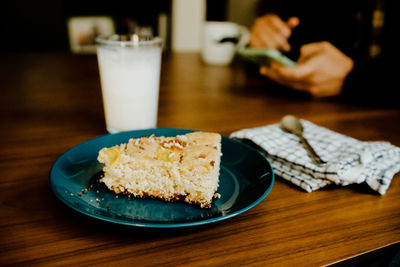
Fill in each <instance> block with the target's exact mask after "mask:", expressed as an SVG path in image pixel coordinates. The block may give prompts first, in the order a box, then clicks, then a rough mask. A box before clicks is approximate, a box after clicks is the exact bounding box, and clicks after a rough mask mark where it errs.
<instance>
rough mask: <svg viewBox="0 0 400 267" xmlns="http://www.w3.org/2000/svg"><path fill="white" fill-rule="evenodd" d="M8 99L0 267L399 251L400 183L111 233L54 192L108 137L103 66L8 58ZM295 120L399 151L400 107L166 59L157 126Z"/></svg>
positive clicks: (77, 59)
mask: <svg viewBox="0 0 400 267" xmlns="http://www.w3.org/2000/svg"><path fill="white" fill-rule="evenodd" d="M0 58H1V62H2V64H1V65H0V73H1V77H2V78H1V80H0V82H1V85H0V88H1V99H0V114H1V116H0V119H1V121H0V127H1V131H0V170H1V172H0V173H1V175H0V190H1V191H0V192H1V194H0V205H1V209H0V215H1V216H0V265H8V264H15V265H22V266H37V265H40V266H67V265H70V266H76V265H81V266H88V265H102V266H157V265H162V266H177V265H184V266H207V265H212V266H218V265H220V266H226V265H228V264H229V265H231V266H271V265H278V266H285V265H287V266H293V265H294V264H296V265H297V266H318V265H327V264H331V263H334V262H338V261H341V260H344V259H348V258H350V257H354V256H357V255H361V254H363V253H366V252H369V251H373V250H376V249H378V248H382V247H385V246H388V245H391V244H395V243H398V242H400V208H399V207H400V176H399V175H397V176H396V177H395V178H394V180H393V181H392V184H391V186H390V188H389V190H388V192H387V194H386V195H385V196H378V195H377V194H375V193H374V192H372V190H370V189H368V187H367V186H365V185H354V186H349V187H345V188H338V187H334V186H332V187H329V188H326V189H322V190H319V191H316V192H313V193H306V192H304V191H302V190H300V189H298V188H297V187H295V186H293V185H292V184H290V183H287V182H285V181H284V180H283V179H281V178H279V177H278V178H277V180H276V182H275V185H274V187H273V189H272V191H271V193H270V194H269V195H268V196H267V198H266V199H265V200H263V201H262V202H261V203H260V204H259V205H257V206H256V207H254V208H253V209H251V210H249V211H248V212H246V213H244V214H242V215H239V216H236V217H234V218H231V219H229V220H226V221H223V222H219V223H215V224H211V225H207V226H202V227H195V228H185V229H175V230H168V231H166V230H151V229H139V228H134V227H127V226H120V225H115V224H110V223H105V222H102V221H99V220H96V219H92V218H89V217H86V216H84V215H81V214H79V213H77V212H75V211H73V210H72V209H70V208H68V207H67V206H65V205H64V204H62V203H61V202H60V201H59V200H58V199H57V198H56V197H55V196H54V194H53V193H52V191H51V188H50V186H49V171H50V168H51V166H52V164H53V163H54V161H55V160H56V159H57V158H58V157H59V156H60V155H61V154H62V153H63V152H65V151H66V150H68V149H69V148H71V147H73V146H75V145H78V144H79V143H81V142H83V141H86V140H88V139H91V138H94V137H97V136H100V135H103V134H106V130H105V125H104V116H103V107H102V99H101V91H100V82H99V74H98V69H97V61H96V57H95V56H77V55H70V54H62V53H42V54H40V53H39V54H3V55H0ZM288 113H291V114H295V115H297V116H299V117H301V118H303V119H307V120H310V121H312V122H314V123H317V124H319V125H322V126H325V127H328V128H329V129H332V130H334V131H338V132H340V133H343V134H346V135H349V136H352V137H354V138H358V139H360V140H365V141H366V140H386V141H389V142H391V143H392V144H394V145H397V146H400V127H399V125H400V124H399V123H400V111H399V110H398V109H388V108H384V107H381V108H377V107H371V106H363V105H351V104H345V103H339V102H336V101H315V100H311V99H309V98H307V97H305V96H303V95H300V94H295V93H293V94H288V93H287V92H282V90H280V89H279V88H277V87H274V86H273V85H272V84H270V83H268V81H266V80H265V79H264V78H263V77H260V76H259V75H258V73H257V72H256V71H255V72H253V70H252V69H251V68H247V66H246V65H244V64H243V63H242V62H238V61H236V62H235V63H234V64H233V65H232V66H230V67H214V66H206V65H204V64H203V63H202V62H201V60H200V57H199V55H198V54H165V55H163V67H162V78H161V89H160V103H159V123H158V126H159V127H175V128H189V129H197V130H204V131H217V132H220V133H221V134H223V135H229V134H230V133H231V132H233V131H235V130H239V129H242V128H247V127H256V126H262V125H267V124H271V123H276V122H278V121H279V120H280V118H281V117H282V116H283V115H285V114H288Z"/></svg>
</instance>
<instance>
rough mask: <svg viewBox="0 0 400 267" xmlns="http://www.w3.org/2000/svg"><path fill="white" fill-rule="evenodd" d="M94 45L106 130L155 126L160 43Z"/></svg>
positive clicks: (114, 130)
mask: <svg viewBox="0 0 400 267" xmlns="http://www.w3.org/2000/svg"><path fill="white" fill-rule="evenodd" d="M113 43H114V45H100V46H98V47H97V58H98V63H99V71H100V80H101V87H102V95H103V104H104V112H105V120H106V126H107V131H108V132H110V133H115V132H121V131H128V130H135V129H144V128H154V127H156V126H157V110H158V94H159V84H160V67H161V51H162V48H161V45H145V46H140V45H139V46H121V45H115V44H116V43H117V42H113Z"/></svg>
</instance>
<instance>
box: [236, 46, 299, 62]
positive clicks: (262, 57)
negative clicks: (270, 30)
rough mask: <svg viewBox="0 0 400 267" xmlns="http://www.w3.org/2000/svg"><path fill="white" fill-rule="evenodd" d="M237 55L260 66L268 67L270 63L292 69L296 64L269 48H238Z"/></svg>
mask: <svg viewBox="0 0 400 267" xmlns="http://www.w3.org/2000/svg"><path fill="white" fill-rule="evenodd" d="M238 54H239V55H240V56H242V57H243V58H244V59H246V60H248V61H251V62H254V63H256V64H259V65H262V66H269V65H270V64H271V63H272V61H275V62H278V63H280V64H282V65H285V66H289V67H294V66H296V62H295V61H293V60H291V59H290V58H288V57H287V56H285V55H284V54H282V53H281V52H280V51H279V50H276V49H269V48H249V47H246V48H240V49H239V50H238Z"/></svg>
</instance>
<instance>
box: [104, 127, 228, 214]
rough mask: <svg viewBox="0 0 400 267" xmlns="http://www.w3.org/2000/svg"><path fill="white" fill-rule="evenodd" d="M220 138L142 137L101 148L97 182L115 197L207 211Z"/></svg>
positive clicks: (190, 135)
mask: <svg viewBox="0 0 400 267" xmlns="http://www.w3.org/2000/svg"><path fill="white" fill-rule="evenodd" d="M220 158H221V136H220V135H219V134H217V133H206V132H193V133H188V134H186V135H178V136H176V137H155V136H154V135H152V136H150V137H142V138H138V139H130V140H129V142H128V143H127V144H121V145H117V146H113V147H110V148H103V149H101V150H100V152H99V155H98V158H97V159H98V161H99V162H101V163H104V168H103V171H104V176H103V177H102V178H101V180H100V181H101V182H103V183H105V184H106V186H107V187H108V188H109V189H110V190H113V191H114V192H115V193H117V194H120V193H123V194H132V195H134V196H135V197H147V196H149V197H156V198H162V199H164V200H166V201H173V200H184V201H185V202H188V203H193V204H198V205H200V206H201V207H202V208H203V207H211V202H212V200H213V198H214V197H217V196H218V194H216V191H217V189H218V180H219V168H220Z"/></svg>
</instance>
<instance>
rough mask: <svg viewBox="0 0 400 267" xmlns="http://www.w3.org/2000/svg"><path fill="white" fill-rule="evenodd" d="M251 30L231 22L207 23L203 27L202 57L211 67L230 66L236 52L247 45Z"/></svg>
mask: <svg viewBox="0 0 400 267" xmlns="http://www.w3.org/2000/svg"><path fill="white" fill-rule="evenodd" d="M249 39H250V33H249V30H248V29H247V28H246V27H244V26H242V25H238V24H236V23H233V22H229V21H206V22H204V25H203V42H202V50H201V56H202V59H203V61H204V62H205V63H207V64H210V65H221V66H225V65H229V64H230V63H231V62H232V60H233V58H234V57H235V54H236V51H237V50H238V49H239V48H240V47H243V46H245V45H247V43H248V41H249Z"/></svg>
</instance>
